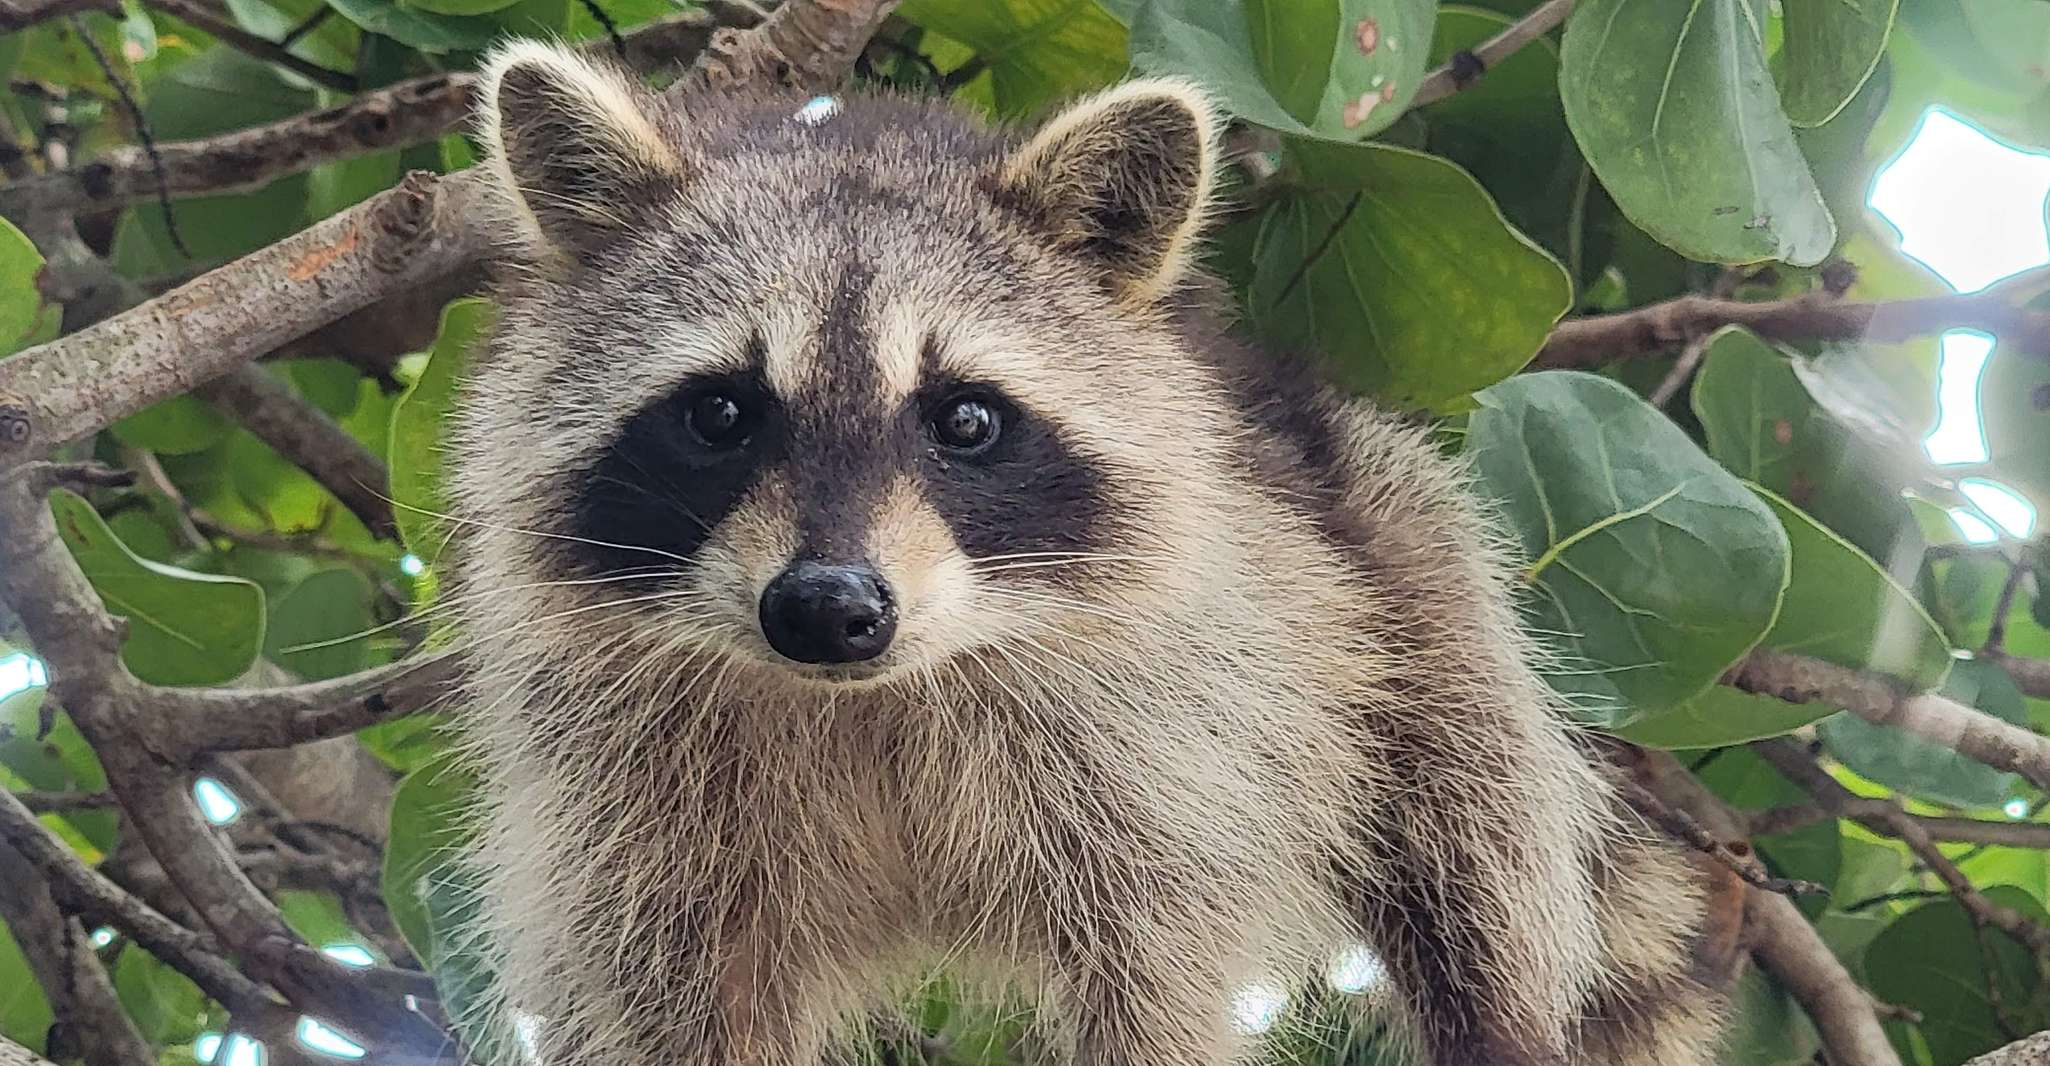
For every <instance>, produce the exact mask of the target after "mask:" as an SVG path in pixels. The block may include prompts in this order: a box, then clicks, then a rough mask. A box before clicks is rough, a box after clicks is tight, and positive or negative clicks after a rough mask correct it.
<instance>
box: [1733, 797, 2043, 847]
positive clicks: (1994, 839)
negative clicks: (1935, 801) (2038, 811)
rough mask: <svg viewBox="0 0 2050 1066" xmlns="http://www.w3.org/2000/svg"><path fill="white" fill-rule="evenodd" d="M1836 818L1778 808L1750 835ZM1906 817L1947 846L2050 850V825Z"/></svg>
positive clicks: (1815, 808) (1822, 811)
mask: <svg viewBox="0 0 2050 1066" xmlns="http://www.w3.org/2000/svg"><path fill="white" fill-rule="evenodd" d="M1836 817H1838V815H1837V813H1836V812H1835V811H1832V810H1829V809H1827V808H1825V807H1822V806H1820V805H1818V804H1813V803H1804V804H1798V805H1795V806H1791V807H1774V808H1771V809H1770V810H1763V811H1758V812H1757V813H1755V814H1753V815H1751V819H1750V835H1752V836H1771V835H1773V834H1775V833H1791V832H1793V831H1794V830H1796V829H1802V828H1806V827H1807V826H1811V825H1814V824H1816V823H1817V822H1827V821H1831V820H1833V819H1835V818H1836ZM1904 817H1906V818H1907V819H1908V820H1909V821H1911V822H1913V823H1915V824H1916V825H1917V826H1919V827H1921V830H1922V832H1923V833H1925V834H1927V835H1928V837H1929V839H1931V840H1935V841H1939V842H1941V843H1945V844H1988V845H1992V846H1994V847H2002V848H2035V849H2038V850H2050V823H2044V822H1995V821H1988V820H1985V819H1980V818H1939V817H1935V816H1932V815H1923V814H1908V815H1904ZM1886 835H1888V836H1891V835H1892V834H1891V833H1888V834H1886Z"/></svg>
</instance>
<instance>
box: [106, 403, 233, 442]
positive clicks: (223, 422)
mask: <svg viewBox="0 0 2050 1066" xmlns="http://www.w3.org/2000/svg"><path fill="white" fill-rule="evenodd" d="M108 429H109V430H111V431H112V432H113V434H114V439H115V440H118V441H120V442H121V443H123V444H126V445H128V446H129V447H131V448H140V449H142V450H143V451H146V452H156V453H157V454H159V455H188V454H191V453H192V452H203V451H205V450H207V449H208V448H211V447H213V446H214V445H216V444H219V443H220V442H221V441H223V440H225V439H227V436H228V434H229V433H231V432H233V431H234V429H235V424H234V423H233V422H230V421H228V417H227V416H226V415H223V414H222V413H221V412H220V411H218V410H216V409H215V408H214V405H212V404H210V403H208V402H206V401H205V400H202V399H200V398H199V397H197V396H194V395H192V394H191V393H186V394H184V395H181V396H173V397H171V398H170V399H168V400H161V401H158V402H157V403H153V404H151V405H149V406H148V407H145V408H143V409H142V410H140V411H137V412H135V413H134V414H132V415H129V416H128V417H127V418H124V419H122V420H121V421H119V422H116V423H114V424H113V425H112V426H109V427H108Z"/></svg>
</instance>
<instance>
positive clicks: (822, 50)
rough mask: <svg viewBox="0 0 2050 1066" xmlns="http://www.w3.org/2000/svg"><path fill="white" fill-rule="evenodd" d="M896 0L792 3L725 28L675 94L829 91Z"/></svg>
mask: <svg viewBox="0 0 2050 1066" xmlns="http://www.w3.org/2000/svg"><path fill="white" fill-rule="evenodd" d="M896 6H897V0H807V2H801V3H787V4H784V5H783V6H782V7H779V8H777V9H776V11H775V13H774V14H772V15H770V16H769V18H768V20H767V21H765V22H763V23H762V24H761V25H760V26H757V27H755V28H754V29H752V30H748V31H746V32H738V31H732V30H727V31H722V32H720V33H716V34H713V35H712V43H711V45H710V46H709V47H707V48H706V49H705V51H704V54H703V55H701V56H699V57H698V62H697V65H696V66H695V67H693V68H692V69H691V72H690V73H689V74H688V75H685V76H684V77H683V78H682V79H681V80H679V81H678V82H677V83H676V84H675V85H672V86H670V88H669V96H670V98H671V99H678V100H680V99H686V98H688V97H689V96H690V95H692V94H695V93H699V92H703V91H706V90H711V91H714V92H726V91H730V90H733V89H737V88H743V87H749V86H753V87H762V86H789V87H792V88H797V89H803V90H806V91H809V92H824V91H826V90H827V89H830V88H832V87H833V86H835V85H837V84H839V82H840V79H841V78H842V77H844V76H845V75H846V73H847V68H848V67H850V66H852V65H853V63H854V60H855V57H857V56H859V55H860V54H861V50H862V49H863V48H866V47H867V46H868V42H869V39H870V38H871V37H874V36H875V32H876V27H878V26H880V25H882V23H883V19H885V18H887V17H889V14H890V9H892V8H894V7H896Z"/></svg>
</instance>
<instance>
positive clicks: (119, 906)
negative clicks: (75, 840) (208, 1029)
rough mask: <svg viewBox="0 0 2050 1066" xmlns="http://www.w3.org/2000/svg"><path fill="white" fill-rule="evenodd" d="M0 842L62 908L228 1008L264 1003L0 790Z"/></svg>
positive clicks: (254, 987) (238, 975)
mask: <svg viewBox="0 0 2050 1066" xmlns="http://www.w3.org/2000/svg"><path fill="white" fill-rule="evenodd" d="M0 840H4V841H6V843H7V845H10V846H11V850H13V851H15V852H18V853H19V855H20V858H21V859H22V860H24V862H25V865H26V866H27V867H30V868H33V869H35V870H37V871H39V872H40V873H41V874H42V876H43V879H44V881H45V882H47V883H48V885H49V891H50V894H51V896H52V897H53V898H54V899H56V901H57V902H58V904H59V905H60V906H62V907H63V908H64V909H65V910H67V911H70V912H72V913H74V914H91V915H93V916H94V917H95V918H97V919H99V920H103V921H105V922H107V923H109V924H111V925H113V926H115V927H116V928H119V929H120V930H121V931H122V932H125V933H127V934H128V936H129V937H130V938H131V939H133V940H134V941H135V942H136V943H137V944H140V945H142V947H143V949H144V950H146V951H148V952H149V953H150V954H152V955H155V956H156V957H157V958H158V959H161V960H162V961H164V962H166V963H169V964H170V965H171V966H173V967H175V968H176V969H177V970H178V971H179V972H180V973H183V974H184V975H185V976H187V977H190V978H192V980H193V983H194V984H197V985H198V986H199V987H200V989H201V991H204V992H205V993H206V994H207V995H209V996H212V997H213V998H214V999H217V1000H219V1001H220V1002H221V1003H222V1004H224V1005H226V1006H227V1008H228V1009H229V1010H246V1009H248V1008H249V1007H251V1006H254V1005H256V1004H260V1003H266V1002H269V1001H270V996H269V995H268V994H267V993H265V992H264V990H263V988H262V986H260V985H258V984H257V983H256V982H254V981H251V980H250V979H249V978H247V977H244V976H242V972H241V971H239V970H237V969H236V968H235V966H234V964H233V963H230V962H229V961H228V960H227V959H224V958H222V957H221V956H220V955H219V954H217V953H215V952H214V951H213V950H212V949H211V948H209V947H208V946H207V945H206V943H205V941H204V939H203V938H202V937H200V935H199V934H197V933H195V932H193V931H192V930H190V929H187V928H185V927H184V926H182V925H179V924H178V923H177V922H174V921H172V920H171V919H169V918H166V917H164V916H163V915H162V914H160V913H158V912H157V911H156V910H155V909H154V908H152V907H150V906H149V904H147V903H144V902H143V901H141V900H139V899H137V898H135V897H134V896H131V895H129V894H128V893H127V892H124V891H122V890H121V888H120V887H118V886H116V885H115V884H114V883H113V882H111V881H109V880H107V879H106V878H105V877H102V876H100V875H99V874H98V873H96V872H95V871H94V870H93V869H92V867H90V866H87V865H86V864H85V862H84V860H82V859H80V858H79V857H78V856H77V855H76V854H74V853H73V852H72V851H71V849H70V848H68V847H66V846H65V844H64V842H63V841H61V840H59V839H57V838H56V836H55V835H53V834H52V833H51V832H50V831H49V829H47V828H45V827H44V826H43V824H42V823H41V822H39V821H37V820H36V816H35V814H34V813H33V812H31V811H30V810H29V809H28V807H27V806H25V805H23V804H22V803H21V802H20V801H18V800H17V799H15V797H14V796H13V795H11V794H9V793H5V792H0Z"/></svg>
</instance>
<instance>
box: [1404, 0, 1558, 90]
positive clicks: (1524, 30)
mask: <svg viewBox="0 0 2050 1066" xmlns="http://www.w3.org/2000/svg"><path fill="white" fill-rule="evenodd" d="M1572 11H1573V0H1546V2H1545V3H1542V4H1539V5H1538V6H1537V7H1534V8H1532V9H1531V10H1530V13H1529V14H1527V15H1525V16H1523V17H1522V18H1520V19H1518V20H1516V21H1515V22H1513V23H1510V24H1509V26H1507V27H1506V28H1504V29H1503V30H1502V32H1500V33H1498V34H1496V35H1494V36H1493V37H1490V38H1488V39H1487V40H1485V41H1482V42H1481V43H1480V44H1479V45H1477V46H1476V47H1474V48H1473V49H1471V50H1467V51H1460V52H1455V53H1453V55H1452V58H1451V59H1450V60H1448V61H1447V62H1446V63H1445V65H1444V66H1442V67H1439V68H1438V69H1436V70H1434V71H1432V72H1430V73H1429V74H1427V75H1425V76H1424V80H1423V83H1422V84H1421V85H1419V86H1417V91H1416V95H1415V96H1413V97H1411V98H1410V102H1409V106H1410V107H1412V108H1418V107H1425V106H1428V105H1430V104H1435V103H1437V102H1438V101H1440V100H1443V99H1444V98H1446V97H1448V96H1451V95H1452V94H1453V93H1456V92H1459V91H1460V90H1462V89H1465V88H1467V87H1469V86H1471V85H1473V83H1474V82H1476V81H1478V80H1480V77H1481V75H1482V74H1485V73H1487V72H1488V71H1490V70H1493V69H1494V68H1495V67H1497V66H1499V65H1500V64H1501V62H1502V61H1503V60H1505V59H1507V58H1509V57H1510V56H1512V55H1515V54H1516V53H1517V52H1518V51H1519V50H1520V49H1522V48H1523V47H1524V46H1525V45H1527V44H1529V43H1530V42H1532V41H1535V40H1537V39H1538V38H1540V37H1543V36H1544V35H1545V34H1547V33H1550V32H1552V30H1553V28H1554V27H1556V26H1558V25H1559V24H1560V23H1562V22H1564V21H1566V16H1567V15H1569V14H1571V13H1572Z"/></svg>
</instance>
